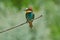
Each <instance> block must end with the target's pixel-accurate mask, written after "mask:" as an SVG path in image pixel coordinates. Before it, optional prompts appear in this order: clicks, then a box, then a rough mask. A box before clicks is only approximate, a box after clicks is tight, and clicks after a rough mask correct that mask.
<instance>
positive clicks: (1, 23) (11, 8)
mask: <svg viewBox="0 0 60 40" xmlns="http://www.w3.org/2000/svg"><path fill="white" fill-rule="evenodd" d="M30 6H31V7H32V8H33V12H34V14H35V18H36V17H38V16H40V15H43V16H42V17H41V18H40V19H37V20H35V21H34V22H33V25H34V26H33V29H32V30H31V29H30V28H29V25H28V23H27V24H24V25H23V26H20V27H19V28H16V29H13V30H10V31H8V32H4V33H0V40H60V0H0V31H2V30H5V29H8V28H11V27H13V26H16V25H18V24H21V23H23V22H25V21H26V19H25V11H24V10H25V8H27V7H30Z"/></svg>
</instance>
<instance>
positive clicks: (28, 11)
mask: <svg viewBox="0 0 60 40" xmlns="http://www.w3.org/2000/svg"><path fill="white" fill-rule="evenodd" d="M25 11H26V14H25V16H26V20H27V22H28V23H29V27H30V28H32V27H33V24H32V22H33V20H34V16H35V15H34V14H33V10H32V8H31V7H30V8H26V10H25Z"/></svg>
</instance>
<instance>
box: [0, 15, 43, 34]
mask: <svg viewBox="0 0 60 40" xmlns="http://www.w3.org/2000/svg"><path fill="white" fill-rule="evenodd" d="M40 17H42V15H40V16H39V17H37V18H35V19H34V20H36V19H39V18H40ZM26 23H27V22H24V23H22V24H19V25H17V26H14V27H12V28H9V29H6V30H3V31H0V33H4V32H7V31H10V30H12V29H15V28H17V27H20V26H22V25H24V24H26Z"/></svg>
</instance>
